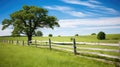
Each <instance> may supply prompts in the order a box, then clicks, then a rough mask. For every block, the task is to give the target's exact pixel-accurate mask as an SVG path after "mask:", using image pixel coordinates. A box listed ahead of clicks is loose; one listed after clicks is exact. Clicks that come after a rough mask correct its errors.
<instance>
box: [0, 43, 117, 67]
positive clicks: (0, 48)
mask: <svg viewBox="0 0 120 67" xmlns="http://www.w3.org/2000/svg"><path fill="white" fill-rule="evenodd" d="M0 67H115V65H112V64H107V63H103V62H99V61H95V60H90V59H86V58H83V57H79V56H75V55H73V54H72V53H68V52H62V51H56V50H48V49H45V48H44V49H42V48H35V47H30V46H18V45H13V44H3V43H0Z"/></svg>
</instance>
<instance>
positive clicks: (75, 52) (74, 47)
mask: <svg viewBox="0 0 120 67" xmlns="http://www.w3.org/2000/svg"><path fill="white" fill-rule="evenodd" d="M73 49H74V54H75V55H76V54H77V51H76V40H75V38H74V39H73Z"/></svg>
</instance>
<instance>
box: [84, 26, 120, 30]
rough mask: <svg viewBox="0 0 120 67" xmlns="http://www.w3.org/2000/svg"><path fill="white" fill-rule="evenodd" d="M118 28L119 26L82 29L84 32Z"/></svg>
mask: <svg viewBox="0 0 120 67" xmlns="http://www.w3.org/2000/svg"><path fill="white" fill-rule="evenodd" d="M116 28H120V26H103V27H90V28H83V29H85V30H102V29H116Z"/></svg>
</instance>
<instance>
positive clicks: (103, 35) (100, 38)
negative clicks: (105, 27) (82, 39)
mask: <svg viewBox="0 0 120 67" xmlns="http://www.w3.org/2000/svg"><path fill="white" fill-rule="evenodd" d="M97 38H98V39H99V40H104V39H105V33H104V32H102V31H100V32H99V33H98V35H97Z"/></svg>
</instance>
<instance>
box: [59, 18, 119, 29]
mask: <svg viewBox="0 0 120 67" xmlns="http://www.w3.org/2000/svg"><path fill="white" fill-rule="evenodd" d="M59 23H60V26H61V27H67V28H73V27H74V28H75V27H78V26H79V25H83V26H105V25H120V17H111V18H97V19H96V18H92V19H65V20H60V21H59Z"/></svg>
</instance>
